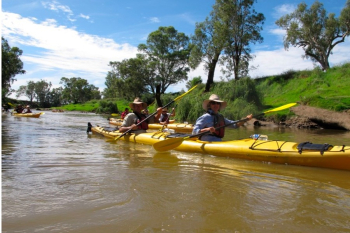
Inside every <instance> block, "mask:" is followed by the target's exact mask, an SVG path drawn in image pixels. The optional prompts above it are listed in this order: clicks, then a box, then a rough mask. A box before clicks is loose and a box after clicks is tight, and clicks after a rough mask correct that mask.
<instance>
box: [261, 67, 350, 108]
mask: <svg viewBox="0 0 350 233" xmlns="http://www.w3.org/2000/svg"><path fill="white" fill-rule="evenodd" d="M293 73H294V74H293V78H286V77H284V76H283V75H281V76H280V78H278V79H276V76H273V77H265V78H261V79H258V80H256V88H257V89H258V90H259V92H260V93H261V94H262V95H263V99H264V102H263V104H264V105H265V106H269V107H278V106H281V105H283V104H286V103H293V102H299V103H300V104H304V105H309V106H314V107H319V108H324V109H329V110H333V111H342V110H345V109H350V94H349V86H350V63H346V64H343V65H339V66H334V67H333V68H331V69H329V70H327V72H323V71H321V69H320V68H315V69H314V70H307V71H299V72H293Z"/></svg>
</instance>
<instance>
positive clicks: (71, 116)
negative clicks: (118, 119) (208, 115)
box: [1, 112, 350, 233]
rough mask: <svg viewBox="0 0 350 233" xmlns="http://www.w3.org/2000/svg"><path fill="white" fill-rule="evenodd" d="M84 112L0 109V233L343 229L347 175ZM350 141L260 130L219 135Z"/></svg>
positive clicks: (349, 203)
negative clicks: (141, 136) (167, 142)
mask: <svg viewBox="0 0 350 233" xmlns="http://www.w3.org/2000/svg"><path fill="white" fill-rule="evenodd" d="M87 122H91V123H92V124H93V125H96V124H100V125H105V126H107V125H109V124H108V121H107V117H105V116H100V115H96V114H91V113H87V114H85V113H78V112H64V113H53V112H45V114H44V115H42V116H41V117H40V118H38V119H34V118H20V117H13V116H11V115H10V114H7V115H6V114H5V115H2V130H1V132H2V144H1V145H2V232H84V233H90V232H91V233H92V232H107V233H109V232H234V233H243V232H288V233H290V232H308V233H313V232H315V233H323V232H324V233H329V232H337V233H338V232H350V172H349V171H340V170H332V169H323V168H312V167H302V166H292V165H280V164H271V163H262V162H255V161H246V160H239V159H232V158H222V157H214V156H210V155H203V154H191V153H184V152H176V151H170V152H163V153H157V152H156V151H155V150H154V149H153V148H152V147H151V146H148V145H141V144H134V143H128V142H124V141H122V140H118V141H117V142H116V141H114V140H107V139H105V138H103V137H100V136H97V135H91V134H87V133H86V128H87ZM253 133H261V134H266V135H268V136H269V138H270V139H281V140H286V141H295V142H304V141H310V142H313V143H330V144H333V145H343V144H347V145H348V144H349V142H350V132H346V131H331V130H298V129H280V128H259V129H247V128H244V127H241V128H239V129H236V130H234V129H230V130H227V136H226V137H225V139H227V140H228V139H234V138H245V137H249V136H250V135H251V134H253Z"/></svg>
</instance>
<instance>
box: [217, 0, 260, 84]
mask: <svg viewBox="0 0 350 233" xmlns="http://www.w3.org/2000/svg"><path fill="white" fill-rule="evenodd" d="M255 2H256V0H216V3H215V5H214V6H213V8H214V12H215V14H216V17H217V18H218V20H219V22H220V23H219V27H218V31H219V33H218V34H219V36H220V37H221V38H222V40H223V41H226V42H227V44H226V45H225V47H224V54H223V55H222V59H221V64H222V65H225V66H226V69H223V70H222V71H223V73H224V74H226V76H227V77H230V76H232V74H233V75H234V77H235V79H236V80H238V79H239V78H241V77H244V76H245V75H247V74H248V67H249V61H250V60H252V59H253V56H252V55H251V49H250V47H249V45H250V44H251V43H253V44H255V43H262V42H263V38H262V36H261V34H260V31H262V29H263V28H262V25H263V23H264V20H265V16H264V15H263V14H262V13H257V12H256V11H255V9H254V8H253V4H254V3H255Z"/></svg>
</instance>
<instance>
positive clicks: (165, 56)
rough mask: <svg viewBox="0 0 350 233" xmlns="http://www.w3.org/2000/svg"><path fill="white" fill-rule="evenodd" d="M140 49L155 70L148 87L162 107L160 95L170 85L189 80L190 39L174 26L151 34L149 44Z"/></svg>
mask: <svg viewBox="0 0 350 233" xmlns="http://www.w3.org/2000/svg"><path fill="white" fill-rule="evenodd" d="M138 49H139V51H141V52H143V53H144V54H146V55H147V60H148V61H149V67H150V68H152V69H154V73H153V74H152V75H154V76H152V77H151V79H150V80H149V81H148V82H149V83H148V85H150V87H151V90H155V92H156V93H155V94H156V100H157V103H158V106H162V103H161V100H160V95H161V94H164V93H165V91H166V89H167V88H168V87H169V86H170V85H172V84H176V83H178V82H181V81H184V80H187V74H188V72H189V71H190V68H189V65H188V60H189V55H190V51H191V45H190V39H189V37H188V36H186V35H185V34H184V33H181V32H178V31H177V30H175V28H174V27H172V26H170V27H159V28H158V30H157V31H154V32H152V33H151V34H149V36H148V38H147V43H146V44H140V45H139V46H138Z"/></svg>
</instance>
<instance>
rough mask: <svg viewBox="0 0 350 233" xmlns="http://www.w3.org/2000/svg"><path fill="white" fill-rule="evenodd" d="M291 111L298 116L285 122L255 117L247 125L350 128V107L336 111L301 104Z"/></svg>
mask: <svg viewBox="0 0 350 233" xmlns="http://www.w3.org/2000/svg"><path fill="white" fill-rule="evenodd" d="M291 111H292V112H294V113H295V115H296V116H293V117H292V118H291V119H288V120H286V121H285V122H279V123H274V122H267V121H261V120H257V119H253V120H252V121H249V122H248V124H247V126H248V125H250V126H266V127H278V126H281V125H283V126H286V127H296V128H309V129H322V128H323V129H341V130H350V109H348V110H347V111H344V112H334V111H330V110H325V109H320V108H315V107H309V106H304V105H300V106H296V107H293V108H291Z"/></svg>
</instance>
